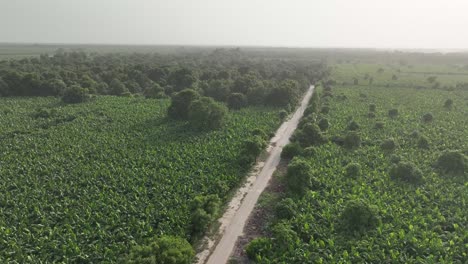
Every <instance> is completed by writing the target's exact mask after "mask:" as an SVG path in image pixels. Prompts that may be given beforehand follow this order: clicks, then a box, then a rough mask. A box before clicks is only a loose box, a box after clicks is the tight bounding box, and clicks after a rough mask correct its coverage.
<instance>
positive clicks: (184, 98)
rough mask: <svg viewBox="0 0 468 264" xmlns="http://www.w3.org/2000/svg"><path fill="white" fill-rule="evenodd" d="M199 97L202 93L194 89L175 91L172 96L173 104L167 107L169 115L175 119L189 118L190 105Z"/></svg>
mask: <svg viewBox="0 0 468 264" xmlns="http://www.w3.org/2000/svg"><path fill="white" fill-rule="evenodd" d="M198 98H200V95H199V94H198V93H197V92H196V91H195V90H192V89H185V90H182V91H180V92H178V93H175V94H174V95H173V96H172V98H171V105H170V106H169V108H168V109H167V115H168V116H169V117H171V118H173V119H187V118H188V116H189V108H190V105H191V104H192V102H194V101H196V100H198Z"/></svg>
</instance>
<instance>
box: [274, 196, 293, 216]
mask: <svg viewBox="0 0 468 264" xmlns="http://www.w3.org/2000/svg"><path fill="white" fill-rule="evenodd" d="M296 209H297V206H296V203H295V202H294V200H293V199H291V198H285V199H283V200H281V201H280V202H279V203H277V204H276V206H275V214H276V217H277V218H278V219H291V218H293V217H294V215H296Z"/></svg>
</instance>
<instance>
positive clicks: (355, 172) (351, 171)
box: [345, 162, 361, 178]
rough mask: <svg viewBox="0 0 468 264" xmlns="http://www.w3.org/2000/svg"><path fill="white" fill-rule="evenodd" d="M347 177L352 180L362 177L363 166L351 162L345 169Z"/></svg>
mask: <svg viewBox="0 0 468 264" xmlns="http://www.w3.org/2000/svg"><path fill="white" fill-rule="evenodd" d="M345 172H346V176H348V177H350V178H357V177H359V176H360V175H361V165H359V163H354V162H351V163H349V164H348V165H346V167H345Z"/></svg>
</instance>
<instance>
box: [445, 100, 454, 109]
mask: <svg viewBox="0 0 468 264" xmlns="http://www.w3.org/2000/svg"><path fill="white" fill-rule="evenodd" d="M452 106H453V100H452V99H447V100H445V103H444V107H445V108H449V109H450V108H452Z"/></svg>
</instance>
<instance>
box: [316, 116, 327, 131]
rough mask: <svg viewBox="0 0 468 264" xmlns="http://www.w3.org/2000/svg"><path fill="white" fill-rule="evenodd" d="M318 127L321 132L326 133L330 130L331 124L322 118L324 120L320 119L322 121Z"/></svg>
mask: <svg viewBox="0 0 468 264" xmlns="http://www.w3.org/2000/svg"><path fill="white" fill-rule="evenodd" d="M318 126H319V127H320V130H322V131H326V130H328V128H329V127H330V123H329V122H328V119H326V118H322V119H320V121H319V122H318Z"/></svg>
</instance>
